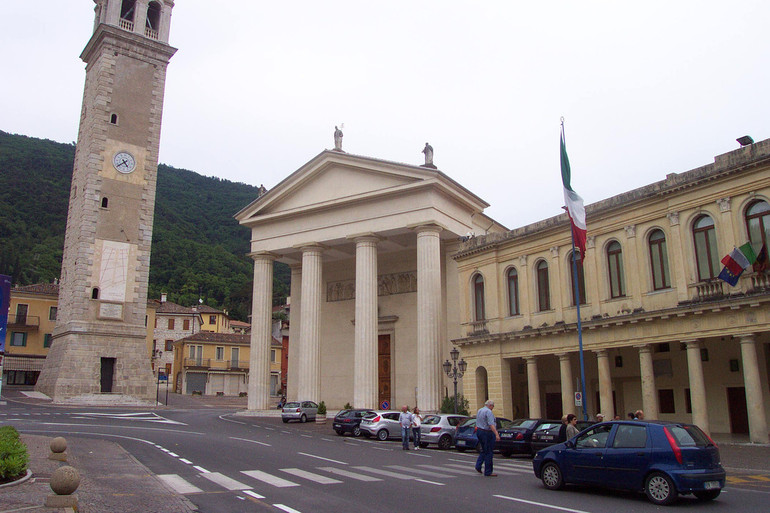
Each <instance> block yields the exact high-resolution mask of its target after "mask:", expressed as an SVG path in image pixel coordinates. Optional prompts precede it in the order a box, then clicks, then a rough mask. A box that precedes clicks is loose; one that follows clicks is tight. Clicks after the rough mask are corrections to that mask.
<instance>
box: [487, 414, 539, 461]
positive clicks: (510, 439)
mask: <svg viewBox="0 0 770 513" xmlns="http://www.w3.org/2000/svg"><path fill="white" fill-rule="evenodd" d="M545 422H550V421H548V420H547V419H514V420H512V421H511V423H510V424H508V425H507V426H505V427H504V428H498V433H499V434H500V441H499V442H497V449H498V450H499V451H500V454H502V455H503V456H506V457H508V456H512V455H513V454H534V452H532V433H534V432H535V429H537V428H538V427H539V426H540V425H542V424H543V423H545Z"/></svg>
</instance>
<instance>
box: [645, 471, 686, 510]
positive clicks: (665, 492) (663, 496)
mask: <svg viewBox="0 0 770 513" xmlns="http://www.w3.org/2000/svg"><path fill="white" fill-rule="evenodd" d="M644 493H645V494H646V495H647V498H648V499H649V500H650V502H652V503H653V504H659V505H666V504H671V503H672V502H674V501H675V500H676V498H677V496H678V495H679V494H678V493H677V491H676V487H675V486H674V482H673V481H672V480H671V478H670V477H668V476H667V475H666V474H663V473H660V472H655V473H654V474H650V475H649V476H648V477H647V480H646V481H645V482H644Z"/></svg>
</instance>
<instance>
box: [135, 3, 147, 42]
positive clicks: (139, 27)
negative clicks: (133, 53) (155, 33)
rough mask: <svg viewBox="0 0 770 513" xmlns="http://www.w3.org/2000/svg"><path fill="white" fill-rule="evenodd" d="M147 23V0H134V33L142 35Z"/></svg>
mask: <svg viewBox="0 0 770 513" xmlns="http://www.w3.org/2000/svg"><path fill="white" fill-rule="evenodd" d="M146 24H147V0H136V4H134V34H139V35H140V36H142V37H144V27H145V25H146Z"/></svg>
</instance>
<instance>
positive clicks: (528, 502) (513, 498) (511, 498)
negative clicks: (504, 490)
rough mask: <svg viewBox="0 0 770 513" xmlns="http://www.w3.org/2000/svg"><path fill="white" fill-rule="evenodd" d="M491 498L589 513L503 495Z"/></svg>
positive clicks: (576, 512)
mask: <svg viewBox="0 0 770 513" xmlns="http://www.w3.org/2000/svg"><path fill="white" fill-rule="evenodd" d="M493 497H499V498H500V499H506V500H509V501H516V502H523V503H524V504H532V505H533V506H542V507H544V508H551V509H558V510H560V511H569V512H571V513H589V512H588V511H583V510H581V509H572V508H563V507H561V506H554V505H552V504H545V503H543V502H534V501H527V500H524V499H517V498H515V497H506V496H505V495H493Z"/></svg>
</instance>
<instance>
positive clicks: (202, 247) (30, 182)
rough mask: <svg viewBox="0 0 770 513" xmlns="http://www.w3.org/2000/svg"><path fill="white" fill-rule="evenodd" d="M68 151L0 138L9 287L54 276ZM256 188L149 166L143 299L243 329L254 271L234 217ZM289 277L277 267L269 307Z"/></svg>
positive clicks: (0, 231)
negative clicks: (208, 312)
mask: <svg viewBox="0 0 770 513" xmlns="http://www.w3.org/2000/svg"><path fill="white" fill-rule="evenodd" d="M74 158H75V146H74V144H62V143H58V142H54V141H50V140H47V139H36V138H32V137H26V136H23V135H14V134H8V133H6V132H2V131H0V274H6V275H9V276H11V277H12V279H13V283H14V284H19V285H28V284H32V283H42V282H51V281H53V280H54V278H58V277H59V275H60V273H61V258H62V247H63V245H64V231H65V227H66V224H67V205H68V197H69V194H68V193H69V189H70V181H71V179H72V163H73V160H74ZM257 195H258V192H257V187H255V186H252V185H247V184H243V183H235V182H230V181H228V180H222V179H219V178H212V177H206V176H202V175H199V174H197V173H195V172H193V171H188V170H185V169H175V168H173V167H170V166H166V165H163V164H161V165H160V166H158V188H157V194H156V202H155V223H154V227H153V240H152V257H151V262H150V297H151V298H159V297H160V293H161V291H163V292H167V293H168V298H169V300H170V301H173V302H175V303H179V304H182V305H188V306H190V305H193V304H194V303H197V301H198V298H199V297H202V298H203V301H204V303H205V304H207V305H209V306H212V307H214V308H219V309H226V310H228V312H230V315H231V316H232V317H233V318H235V319H239V320H243V321H247V320H248V318H247V316H248V315H249V313H250V308H251V306H250V305H251V283H252V272H253V264H252V261H251V259H249V258H248V257H246V256H245V254H246V253H247V252H248V250H249V230H248V229H246V228H244V227H242V226H240V225H239V224H238V222H237V221H236V220H235V219H234V218H233V214H235V212H237V211H239V210H240V209H241V208H243V207H244V206H246V205H247V204H248V203H250V202H251V201H253V200H254V199H255V198H256V197H257ZM289 277H290V271H289V268H288V266H285V265H283V264H276V266H275V277H274V280H273V289H274V290H273V302H274V304H279V303H281V302H282V301H283V300H284V299H285V298H286V296H287V295H288V290H289V288H288V287H289Z"/></svg>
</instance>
